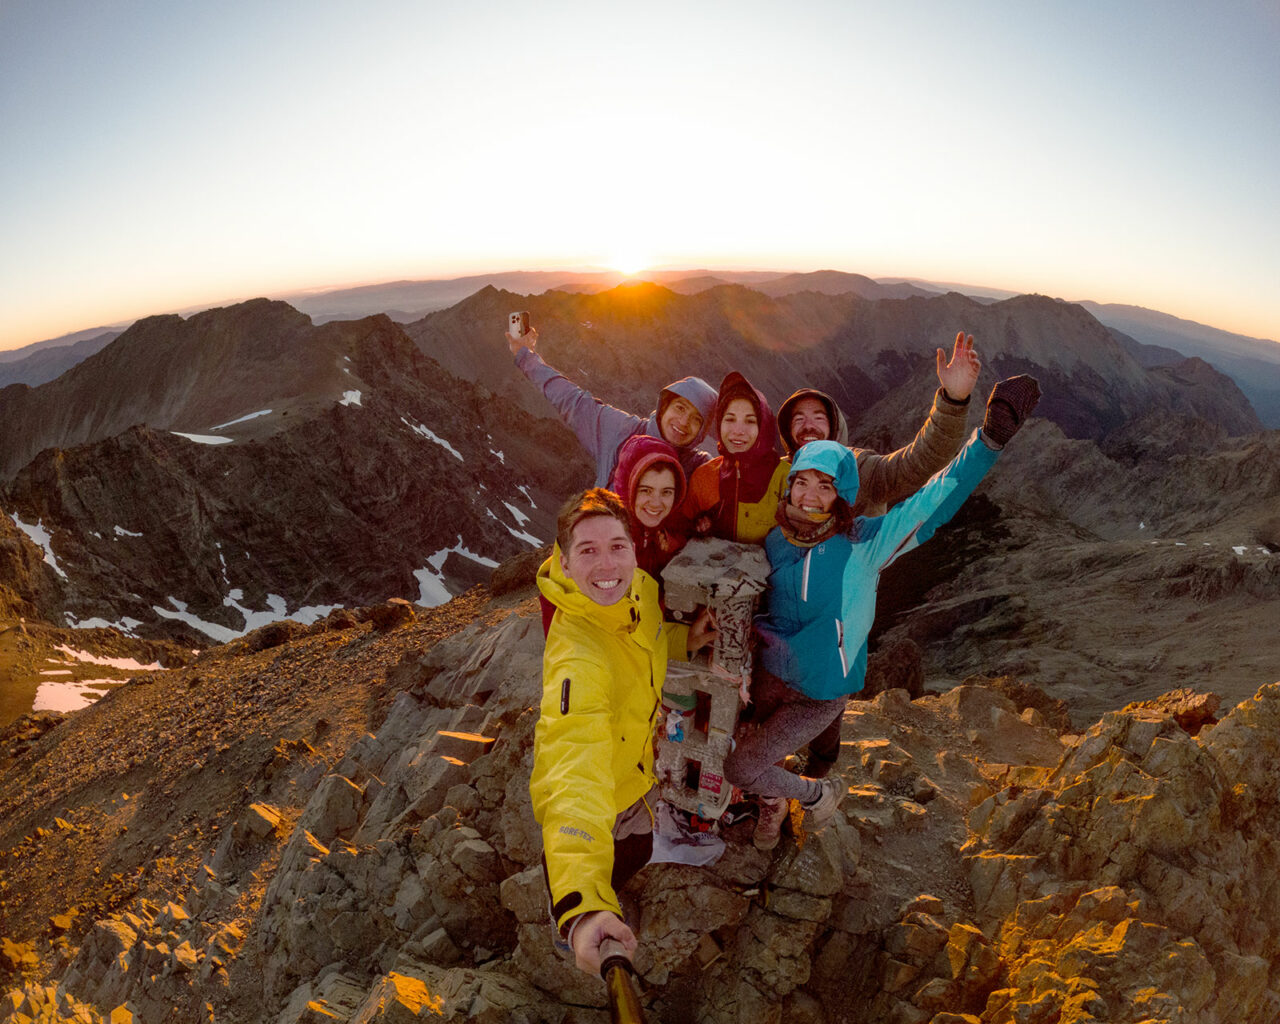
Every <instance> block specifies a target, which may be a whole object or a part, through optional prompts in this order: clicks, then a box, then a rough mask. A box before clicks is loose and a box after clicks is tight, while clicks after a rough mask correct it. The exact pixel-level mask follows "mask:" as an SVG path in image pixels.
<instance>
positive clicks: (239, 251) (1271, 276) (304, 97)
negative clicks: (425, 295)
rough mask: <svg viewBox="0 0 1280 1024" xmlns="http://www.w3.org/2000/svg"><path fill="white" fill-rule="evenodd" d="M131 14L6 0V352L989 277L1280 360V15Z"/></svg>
mask: <svg viewBox="0 0 1280 1024" xmlns="http://www.w3.org/2000/svg"><path fill="white" fill-rule="evenodd" d="M126 7H127V11H128V13H127V15H126V14H124V13H123V9H122V10H117V5H113V4H101V3H93V2H90V0H68V2H67V3H57V4H50V3H35V2H29V3H18V4H9V5H4V6H3V11H4V13H3V15H0V24H2V25H3V31H0V138H4V139H5V140H6V141H7V142H9V143H10V145H8V146H7V147H6V159H5V160H4V161H3V164H2V165H0V196H2V197H4V198H0V239H2V240H3V241H0V309H3V310H4V316H3V317H0V349H7V348H14V347H17V346H20V345H25V344H30V343H32V342H36V341H39V340H43V339H45V338H52V337H56V336H58V335H60V334H64V333H68V332H70V331H74V330H79V329H83V328H91V327H97V326H101V325H111V324H116V323H120V322H126V321H128V320H129V319H132V318H136V317H141V316H147V315H150V314H154V313H165V312H171V311H179V310H191V309H194V308H197V307H198V305H199V304H200V303H205V304H206V305H213V304H225V303H227V302H230V301H237V300H239V299H244V298H250V297H253V296H257V295H267V296H271V297H283V296H286V295H288V294H290V293H291V292H298V291H304V290H313V289H320V288H323V287H332V286H334V285H336V284H338V283H342V282H352V283H355V282H360V283H369V284H372V283H378V282H387V281H397V280H424V279H431V278H437V279H438V278H455V277H464V276H469V275H474V274H482V273H492V272H499V271H506V270H516V269H524V270H538V269H546V270H551V269H564V268H572V267H582V266H586V265H592V266H597V267H600V266H611V267H616V268H617V269H618V270H619V271H620V272H621V273H623V274H627V275H635V274H637V273H640V272H642V271H645V270H650V269H653V268H655V267H658V266H661V267H682V268H700V269H706V268H712V269H714V268H721V269H725V268H735V269H743V270H746V269H756V270H779V271H800V272H802V271H808V270H818V269H826V268H831V269H836V270H843V271H847V272H851V273H860V274H865V275H866V276H868V277H873V278H874V277H895V276H904V277H919V278H924V279H930V280H940V281H956V282H967V283H971V284H974V285H983V286H988V287H991V288H1000V289H1009V290H1013V291H1024V292H1029V291H1036V292H1041V293H1044V294H1048V295H1054V296H1062V297H1063V298H1068V299H1073V300H1078V299H1094V300H1097V301H1101V302H1122V303H1129V304H1133V305H1139V306H1146V307H1149V308H1153V309H1159V310H1162V311H1164V312H1167V313H1172V314H1174V315H1176V316H1181V317H1185V318H1188V319H1192V320H1197V321H1199V322H1200V323H1204V324H1210V325H1212V326H1215V327H1221V328H1224V329H1227V330H1232V331H1237V332H1239V333H1243V334H1249V335H1253V336H1258V337H1271V338H1276V339H1277V340H1280V291H1277V289H1276V288H1275V282H1276V281H1277V280H1280V241H1278V240H1280V202H1277V198H1276V197H1277V193H1276V185H1275V182H1276V174H1275V168H1276V167H1277V166H1280V134H1278V133H1277V132H1276V131H1275V130H1274V129H1273V127H1272V122H1273V121H1274V118H1270V117H1269V108H1268V106H1267V102H1268V100H1269V98H1271V97H1274V96H1276V95H1280V62H1277V61H1276V60H1275V54H1276V52H1280V15H1277V14H1275V5H1274V4H1265V3H1258V4H1244V5H1228V6H1227V7H1221V8H1219V7H1212V8H1211V7H1206V6H1205V5H1203V4H1197V3H1192V2H1191V0H1167V3H1165V4H1162V5H1160V14H1159V17H1157V18H1153V17H1152V16H1151V10H1152V9H1148V8H1147V7H1144V5H1130V4H1113V5H1091V6H1088V7H1087V8H1086V9H1084V10H1081V9H1080V8H1079V7H1078V6H1075V5H1064V4H1057V5H1055V4H1021V5H995V6H987V7H985V8H984V7H982V6H981V5H980V6H979V7H978V8H973V7H971V6H966V5H955V4H949V3H943V2H941V0H925V2H924V3H921V4H907V5H874V4H849V3H838V2H835V0H813V2H811V3H806V4H804V5H801V6H800V7H796V8H794V9H787V8H783V7H775V6H773V5H765V4H757V3H746V4H732V5H725V4H705V5H704V4H695V5H688V4H675V3H672V2H670V0H655V3H653V4H651V5H649V6H647V7H646V9H645V16H644V17H643V18H637V17H634V16H633V15H634V12H631V11H629V9H626V8H621V7H620V8H611V7H608V6H607V5H606V6H604V7H601V6H600V5H589V4H584V3H579V2H568V3H564V4H551V5H534V6H530V5H521V4H515V3H511V2H510V0H497V2H496V3H495V4H494V5H493V6H492V7H485V8H484V9H483V10H481V9H480V8H474V9H472V8H467V7H465V6H463V7H451V6H449V5H439V4H425V3H424V4H403V3H398V2H393V0H369V2H368V3H367V4H364V5H361V6H360V7H359V8H355V7H351V6H349V5H346V4H339V3H336V2H334V0H315V2H314V3H310V4H307V5H306V7H305V9H306V17H300V16H298V11H299V9H298V8H297V5H289V4H284V5H280V4H250V3H239V2H234V3H230V4H214V3H212V2H210V0H191V2H190V3H188V4H182V5H177V6H176V7H175V6H174V5H173V4H171V3H168V2H164V0H137V2H136V3H131V4H128V5H126ZM179 8H180V9H181V13H180V14H179V13H177V11H178V10H179ZM674 26H678V29H677V28H675V27H674ZM1049 41H1052V45H1049ZM339 53H340V54H342V55H343V56H342V58H341V60H338V59H336V57H335V55H336V54H339ZM1170 54H1177V55H1178V59H1177V60H1170ZM712 55H713V56H714V60H709V57H710V56H712ZM764 69H767V73H762V71H764ZM1118 96H1122V97H1124V98H1125V99H1124V102H1123V103H1117V102H1115V98H1116V97H1118ZM978 126H980V129H979V128H978ZM1171 211H1176V214H1177V215H1176V216H1173V215H1171Z"/></svg>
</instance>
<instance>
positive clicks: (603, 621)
mask: <svg viewBox="0 0 1280 1024" xmlns="http://www.w3.org/2000/svg"><path fill="white" fill-rule="evenodd" d="M560 557H561V551H560V545H559V544H556V545H555V546H554V547H553V548H552V549H551V557H550V558H548V559H547V560H546V561H545V562H543V563H542V565H541V566H540V567H539V568H538V591H539V592H540V593H541V594H542V596H543V597H545V598H546V599H547V600H548V601H550V602H551V604H552V605H554V606H555V607H556V608H557V609H559V610H560V611H562V612H565V613H566V614H568V615H579V616H583V617H585V618H589V619H591V620H592V621H594V622H595V623H597V624H598V625H599V626H601V627H602V628H604V629H607V630H610V631H612V632H617V633H629V632H631V631H632V630H634V629H635V628H636V626H637V625H638V624H639V622H640V579H641V575H642V574H641V572H640V571H639V570H637V571H636V572H634V573H632V574H631V586H630V587H628V589H627V593H626V596H625V597H623V598H622V599H621V600H619V601H617V602H616V603H614V604H607V605H606V604H596V603H595V602H594V601H593V600H591V598H589V597H587V595H586V594H584V593H583V592H582V591H581V590H579V589H578V585H577V584H576V583H574V582H573V580H571V579H570V578H569V577H568V575H566V574H565V571H564V567H563V566H562V565H561V563H560Z"/></svg>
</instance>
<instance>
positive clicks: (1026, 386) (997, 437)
mask: <svg viewBox="0 0 1280 1024" xmlns="http://www.w3.org/2000/svg"><path fill="white" fill-rule="evenodd" d="M1038 401H1040V384H1039V382H1038V381H1037V380H1036V379H1035V378H1034V377H1028V376H1027V375H1026V374H1025V373H1022V374H1019V375H1018V376H1016V377H1008V378H1006V379H1005V380H1002V381H997V382H996V386H995V387H993V388H992V389H991V397H990V398H988V399H987V415H986V417H985V418H984V419H983V421H982V433H983V434H984V435H985V436H986V438H987V440H989V441H991V442H992V443H993V444H998V445H1000V446H1001V447H1003V446H1004V445H1006V444H1008V443H1009V441H1010V440H1011V439H1012V438H1013V435H1014V434H1016V433H1017V432H1018V428H1019V427H1021V426H1022V424H1023V423H1024V422H1025V421H1026V418H1027V417H1028V416H1030V415H1031V413H1032V411H1033V410H1034V409H1035V407H1036V403H1037V402H1038Z"/></svg>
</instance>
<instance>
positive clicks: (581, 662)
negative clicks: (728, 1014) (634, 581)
mask: <svg viewBox="0 0 1280 1024" xmlns="http://www.w3.org/2000/svg"><path fill="white" fill-rule="evenodd" d="M604 671H605V670H604V669H603V667H602V665H601V664H597V662H596V659H594V658H579V657H572V656H571V657H565V658H559V659H557V660H556V662H555V664H553V665H548V666H546V668H545V670H544V679H545V682H544V685H543V693H542V704H541V715H540V717H539V720H538V725H537V727H536V733H535V735H536V737H537V747H536V751H537V753H536V757H535V759H534V764H533V772H532V774H531V776H530V779H529V796H530V799H531V801H532V804H533V813H534V816H535V817H536V818H537V819H538V823H539V825H540V826H541V828H542V846H543V851H544V854H545V856H546V864H547V879H548V881H549V883H550V888H551V909H552V917H553V919H554V921H555V923H556V926H557V927H559V928H560V929H561V931H562V932H563V931H564V930H565V928H566V927H567V926H568V925H569V923H570V922H571V921H572V920H573V919H574V918H576V917H579V916H582V915H584V914H590V913H591V912H592V911H597V910H602V911H607V912H609V914H611V915H613V916H615V917H617V918H619V919H620V918H621V915H622V908H621V906H620V904H619V903H618V897H617V894H616V893H615V892H614V891H613V886H612V884H611V883H610V878H611V876H612V873H613V825H614V820H615V819H616V817H617V812H616V810H615V808H614V781H613V754H614V747H615V740H614V737H613V734H612V726H611V721H612V719H611V715H610V708H609V703H608V686H607V685H606V679H605V675H604ZM619 923H621V922H620V921H619ZM597 945H598V944H597ZM584 969H585V968H584Z"/></svg>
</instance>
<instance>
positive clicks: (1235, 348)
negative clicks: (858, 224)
mask: <svg viewBox="0 0 1280 1024" xmlns="http://www.w3.org/2000/svg"><path fill="white" fill-rule="evenodd" d="M635 280H636V278H631V277H628V276H626V275H624V274H622V273H620V272H617V271H592V270H587V271H509V272H505V273H495V274H484V275H473V276H470V277H461V278H452V279H448V280H426V281H421V280H417V281H395V282H389V283H384V284H374V285H362V286H359V287H353V288H340V289H329V290H313V291H309V292H303V293H291V294H285V295H278V296H276V298H280V299H282V300H285V301H288V302H289V303H290V304H291V305H293V306H294V308H296V309H298V310H300V311H301V312H304V313H307V314H308V315H309V316H311V318H312V320H313V322H315V323H323V322H326V321H328V320H337V319H352V318H359V317H363V316H369V315H373V314H376V313H385V314H386V315H388V316H389V317H391V318H392V319H393V320H396V321H397V322H400V323H410V322H412V321H415V320H417V319H420V318H421V317H423V316H424V315H425V314H427V313H430V312H434V311H436V310H440V309H444V308H447V307H449V306H452V305H455V304H457V303H459V302H461V301H463V300H464V299H466V298H467V297H469V296H470V295H472V294H474V293H475V292H477V291H479V290H480V289H482V288H484V287H487V286H492V287H494V288H498V289H500V290H504V291H510V292H514V293H517V294H525V295H533V294H540V293H544V292H547V291H570V292H575V291H576V292H599V291H606V290H609V289H611V288H615V287H617V286H618V285H620V284H625V283H628V282H633V281H635ZM643 280H645V281H649V282H652V283H657V284H661V285H663V286H664V287H666V288H668V289H670V290H672V291H674V292H678V293H681V294H686V295H688V294H695V293H697V292H701V291H705V290H707V289H709V288H715V287H718V286H720V285H724V284H741V285H745V286H747V287H749V288H752V289H753V290H756V291H759V292H761V293H762V294H766V295H770V296H773V297H781V296H784V295H791V294H796V293H800V292H805V291H813V292H819V293H823V294H829V295H856V296H859V297H861V298H866V299H884V298H907V297H910V296H920V297H928V296H933V295H941V294H944V293H946V292H950V291H956V292H960V293H962V294H965V295H968V296H969V297H970V298H972V299H974V300H976V301H978V302H993V301H999V300H1002V299H1009V298H1014V297H1016V293H1014V292H1008V291H1004V290H1001V289H992V288H985V287H980V286H973V285H963V284H950V283H948V284H940V283H938V282H931V281H924V280H918V279H907V278H882V279H880V280H874V279H872V278H869V277H866V276H864V275H862V274H851V273H846V272H843V271H833V270H822V271H815V272H812V273H777V272H770V271H725V270H679V271H647V272H645V273H644V275H643ZM1079 304H1080V305H1082V306H1083V307H1084V308H1085V309H1087V310H1088V311H1089V312H1091V313H1092V314H1093V315H1094V316H1095V317H1096V318H1097V319H1098V320H1099V322H1101V323H1103V324H1105V325H1106V326H1107V327H1109V328H1111V329H1112V330H1113V331H1115V332H1117V333H1116V337H1117V340H1118V341H1119V342H1120V343H1121V344H1122V345H1125V346H1127V347H1129V348H1130V351H1131V354H1132V355H1134V356H1135V358H1137V359H1138V361H1139V362H1141V363H1142V364H1143V365H1145V366H1156V365H1165V364H1168V363H1170V362H1177V361H1179V360H1180V359H1182V358H1186V357H1188V356H1198V357H1199V358H1201V359H1203V360H1205V362H1207V363H1209V364H1211V365H1212V366H1214V367H1215V368H1216V369H1218V370H1220V371H1222V372H1223V373H1225V374H1227V375H1228V376H1230V377H1231V378H1232V379H1233V380H1235V382H1236V384H1237V385H1238V386H1239V387H1240V388H1241V390H1242V391H1244V393H1245V394H1246V396H1247V397H1248V398H1249V400H1250V402H1251V403H1252V405H1253V407H1254V410H1255V411H1256V412H1257V413H1258V415H1259V417H1260V418H1261V420H1262V422H1263V423H1264V424H1266V425H1267V426H1268V427H1271V428H1275V427H1280V345H1278V344H1276V343H1275V342H1274V341H1266V340H1262V339H1258V338H1249V337H1246V336H1244V335H1239V334H1232V333H1230V332H1228V331H1222V330H1219V329H1217V328H1213V327H1207V326H1205V325H1203V324H1198V323H1195V322H1194V321H1189V320H1181V319H1178V318H1176V317H1172V316H1169V315H1168V314H1165V313H1160V312H1157V311H1154V310H1149V309H1144V308H1142V307H1138V306H1126V305H1120V304H1112V303H1109V304H1100V303H1096V302H1091V301H1084V300H1082V301H1080V303H1079ZM195 311H197V310H191V311H189V312H195ZM118 334H119V329H110V330H109V329H107V328H99V329H96V330H88V331H79V332H77V333H75V334H69V335H65V336H64V337H61V338H56V339H51V340H49V341H43V342H37V343H35V344H32V345H28V346H25V347H24V348H21V349H16V350H14V351H11V352H3V353H0V388H2V387H4V386H5V385H6V384H9V383H24V384H30V385H32V386H35V385H37V384H42V383H44V382H46V381H48V380H52V379H53V378H54V377H55V376H57V375H58V374H59V373H61V372H63V371H65V370H66V369H69V368H70V367H71V366H73V365H74V364H75V362H77V361H79V360H80V359H83V358H85V357H87V356H88V355H91V354H92V353H93V352H96V351H97V350H98V349H99V348H101V347H102V345H103V344H105V343H106V341H108V340H110V339H111V338H114V337H115V336H117V335H118ZM73 345H74V346H75V348H74V350H72V346H73ZM51 349H58V350H60V351H57V352H56V353H55V352H53V351H48V350H51Z"/></svg>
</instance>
